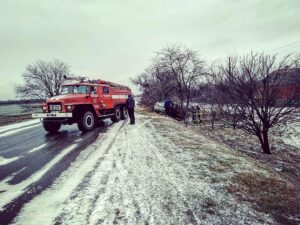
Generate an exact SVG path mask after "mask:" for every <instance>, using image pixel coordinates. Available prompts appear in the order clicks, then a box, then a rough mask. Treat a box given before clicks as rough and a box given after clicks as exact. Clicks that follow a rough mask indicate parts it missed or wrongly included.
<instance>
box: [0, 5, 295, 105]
mask: <svg viewBox="0 0 300 225" xmlns="http://www.w3.org/2000/svg"><path fill="white" fill-rule="evenodd" d="M299 15H300V0H201V1H200V0H98V1H96V0H90V1H88V0H86V1H80V0H72V1H71V0H64V1H61V0H48V1H36V0H19V1H17V0H4V1H3V0H2V1H1V8H0V49H1V51H0V77H1V83H0V100H5V99H13V98H15V94H14V86H15V85H16V84H19V83H22V73H23V72H24V70H25V67H26V65H28V64H30V63H33V62H35V61H37V60H38V59H40V60H53V59H59V60H62V61H64V62H66V63H67V64H69V65H70V66H71V71H72V72H73V73H75V74H78V75H85V76H89V77H90V78H102V79H106V80H110V81H114V82H119V83H124V84H129V78H130V77H132V76H135V75H138V74H139V73H141V72H142V71H143V70H144V69H145V68H146V67H147V66H148V65H149V63H150V60H151V58H152V57H153V54H154V52H155V51H158V50H159V49H161V48H163V47H165V46H167V45H168V44H173V43H181V44H184V45H185V46H187V47H190V48H193V49H195V50H197V51H198V52H199V54H200V55H202V56H203V57H204V58H206V59H207V60H214V59H219V58H223V57H226V56H227V55H228V54H230V53H246V52H249V51H250V50H251V49H253V50H265V51H270V52H271V53H275V52H279V53H281V54H282V53H285V52H289V51H299V52H300V16H299Z"/></svg>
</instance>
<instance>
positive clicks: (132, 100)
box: [126, 96, 135, 109]
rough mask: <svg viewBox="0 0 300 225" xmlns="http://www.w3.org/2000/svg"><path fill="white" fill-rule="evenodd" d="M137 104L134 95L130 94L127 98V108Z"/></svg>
mask: <svg viewBox="0 0 300 225" xmlns="http://www.w3.org/2000/svg"><path fill="white" fill-rule="evenodd" d="M134 106H135V101H134V98H133V97H132V96H129V97H128V99H127V100H126V108H127V109H128V108H134Z"/></svg>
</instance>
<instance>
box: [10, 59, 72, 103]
mask: <svg viewBox="0 0 300 225" xmlns="http://www.w3.org/2000/svg"><path fill="white" fill-rule="evenodd" d="M65 75H66V76H68V75H69V66H68V65H67V64H65V63H64V62H61V61H58V60H55V61H53V62H45V61H38V62H36V63H33V64H30V65H28V66H27V67H26V71H25V73H24V74H23V78H24V81H25V83H24V84H23V85H18V86H16V88H15V90H16V94H17V96H19V97H20V98H22V99H44V98H47V97H52V96H55V95H58V94H59V91H60V88H61V85H62V81H63V77H64V76H65Z"/></svg>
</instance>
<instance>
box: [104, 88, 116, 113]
mask: <svg viewBox="0 0 300 225" xmlns="http://www.w3.org/2000/svg"><path fill="white" fill-rule="evenodd" d="M102 93H103V94H102V101H103V103H104V105H105V108H106V109H112V108H114V106H113V99H112V95H111V90H110V87H109V86H103V87H102Z"/></svg>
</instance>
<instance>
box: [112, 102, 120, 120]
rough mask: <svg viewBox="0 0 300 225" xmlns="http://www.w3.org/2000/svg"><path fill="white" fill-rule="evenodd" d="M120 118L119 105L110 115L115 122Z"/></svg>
mask: <svg viewBox="0 0 300 225" xmlns="http://www.w3.org/2000/svg"><path fill="white" fill-rule="evenodd" d="M120 119H121V109H120V107H119V106H117V107H116V108H115V111H114V115H113V116H112V117H111V120H112V121H113V122H114V123H116V122H119V121H120Z"/></svg>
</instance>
